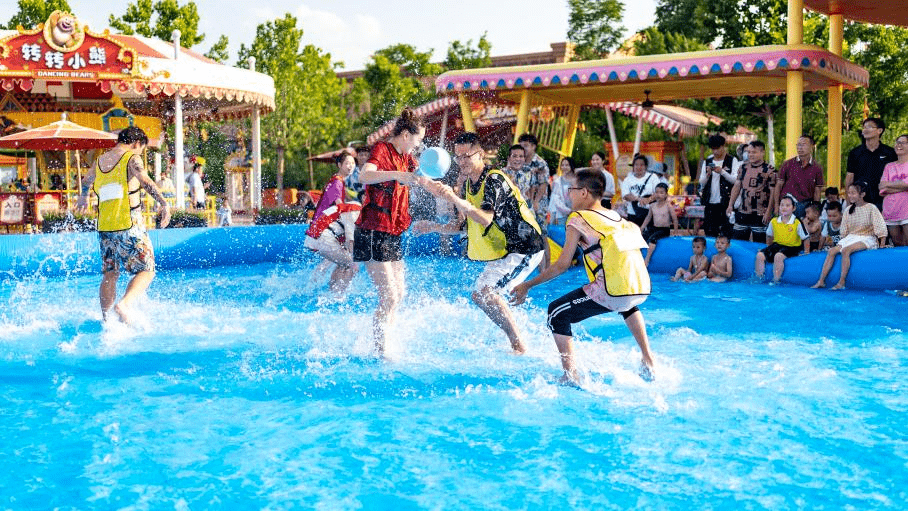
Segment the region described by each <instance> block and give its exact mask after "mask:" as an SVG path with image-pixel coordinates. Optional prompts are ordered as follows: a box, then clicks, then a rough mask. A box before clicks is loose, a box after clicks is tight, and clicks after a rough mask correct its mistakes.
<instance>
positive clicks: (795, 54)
mask: <svg viewBox="0 0 908 511" xmlns="http://www.w3.org/2000/svg"><path fill="white" fill-rule="evenodd" d="M805 7H807V8H810V9H813V10H816V11H818V12H821V13H824V14H828V15H829V17H830V27H831V31H830V38H829V47H828V48H820V47H818V46H813V45H805V44H803V32H804V20H803V12H804V8H805ZM901 7H902V2H901V1H898V0H789V2H788V14H789V24H788V34H787V44H786V45H775V46H757V47H749V48H733V49H726V50H716V51H701V52H690V53H675V54H669V55H651V56H645V57H631V58H614V59H605V60H592V61H581V62H565V63H559V64H547V65H537V66H514V67H506V68H486V69H466V70H458V71H449V72H446V73H444V74H442V75H440V76H439V77H438V78H437V79H436V82H435V85H436V90H437V92H438V93H439V94H444V95H456V96H457V97H458V98H459V101H460V106H461V113H462V116H463V124H464V127H465V129H467V130H471V129H473V124H472V119H471V118H470V102H471V101H475V100H481V101H487V102H503V103H508V104H513V105H517V112H518V113H517V130H516V133H515V140H516V137H517V136H519V135H520V134H521V133H524V132H526V131H528V129H532V131H533V132H534V133H543V135H544V136H543V137H539V138H540V142H541V143H542V144H543V145H545V146H546V147H548V148H549V149H552V150H554V151H556V152H558V153H560V154H562V155H570V153H571V150H572V148H573V145H574V138H575V135H576V130H577V120H578V117H579V113H580V109H581V107H583V106H587V105H602V104H607V103H613V102H626V101H631V102H637V103H642V102H644V101H646V100H650V101H652V102H654V103H656V104H658V103H659V102H665V101H672V100H680V99H692V98H711V97H724V96H743V95H754V96H758V95H767V94H786V96H787V108H786V137H785V138H786V143H785V148H786V157H793V156H794V155H795V154H796V150H795V146H796V143H797V139H798V137H799V136H800V134H801V130H802V127H803V126H802V121H801V117H802V101H803V93H804V92H805V91H820V90H827V91H829V112H830V114H829V119H828V123H829V147H828V150H829V153H828V154H829V157H828V164H827V166H828V168H827V182H828V183H829V184H830V185H833V186H835V185H838V184H839V181H840V175H841V154H842V147H841V139H842V91H843V90H844V89H846V88H847V89H853V88H857V87H867V86H868V85H869V74H868V72H867V70H865V69H863V68H861V67H860V66H857V65H856V64H854V63H851V62H849V61H847V60H845V59H844V58H843V57H842V49H843V46H842V34H843V27H844V19H845V18H848V19H852V20H855V21H863V22H871V23H885V24H899V25H908V12H906V11H904V10H903V9H901ZM538 107H543V108H544V109H546V112H547V114H546V115H545V117H544V118H539V116H536V118H533V116H531V114H530V112H531V111H533V109H535V108H538ZM606 113H607V114H609V115H608V117H607V118H608V120H609V121H611V116H610V111H609V110H608V109H607V110H606ZM534 123H535V124H534ZM610 124H611V122H610ZM537 136H538V135H537Z"/></svg>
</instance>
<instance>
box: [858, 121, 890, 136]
mask: <svg viewBox="0 0 908 511" xmlns="http://www.w3.org/2000/svg"><path fill="white" fill-rule="evenodd" d="M868 122H872V123H873V124H875V125H876V127H877V128H879V129H881V130H883V133H886V123H885V122H883V119H880V118H879V117H868V118H866V119H864V122H862V123H861V126H864V125H865V124H867V123H868ZM883 133H880V135H882V134H883Z"/></svg>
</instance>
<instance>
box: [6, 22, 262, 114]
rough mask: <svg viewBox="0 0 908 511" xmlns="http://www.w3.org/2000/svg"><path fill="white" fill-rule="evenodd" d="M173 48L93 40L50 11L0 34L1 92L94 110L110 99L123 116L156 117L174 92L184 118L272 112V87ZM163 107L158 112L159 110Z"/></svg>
mask: <svg viewBox="0 0 908 511" xmlns="http://www.w3.org/2000/svg"><path fill="white" fill-rule="evenodd" d="M174 54H175V52H174V47H173V44H172V43H169V42H166V41H161V40H157V39H151V38H146V37H141V36H125V35H112V34H110V33H109V32H108V31H106V30H105V31H104V32H103V33H95V32H92V31H91V30H89V29H88V28H87V27H85V26H82V25H81V24H80V23H79V22H78V20H76V19H75V17H74V16H72V15H70V14H67V13H61V12H60V11H55V12H54V13H53V14H52V15H51V16H50V18H49V19H48V21H47V22H46V23H42V24H39V25H38V27H36V28H34V29H28V30H27V29H22V30H21V31H20V30H15V31H9V30H3V31H0V88H2V90H4V91H7V92H17V93H18V92H26V93H32V94H39V95H40V94H47V95H50V96H52V97H54V98H55V99H56V100H57V101H64V102H68V103H70V104H72V103H73V101H69V100H79V101H76V103H80V104H82V103H90V102H92V101H94V102H97V103H99V108H100V111H104V110H106V109H107V108H109V102H107V103H105V100H109V99H111V97H112V96H113V95H116V96H118V97H120V98H121V99H122V101H123V104H124V105H125V106H126V108H128V109H129V110H130V111H133V112H135V113H140V114H145V113H147V114H153V115H162V114H163V112H166V111H168V110H171V109H170V108H167V106H166V104H167V103H170V101H171V100H170V98H171V97H173V96H174V95H175V94H177V93H179V94H180V95H181V96H182V97H184V107H183V111H184V117H186V118H187V119H222V118H236V117H244V116H246V115H248V114H249V113H250V112H251V111H252V108H253V107H257V108H259V109H261V110H264V111H269V110H273V109H274V81H273V80H272V78H271V77H270V76H268V75H265V74H262V73H257V72H255V71H251V70H248V69H240V68H234V67H231V66H226V65H223V64H220V63H218V62H215V61H213V60H211V59H208V58H206V57H203V56H201V55H199V54H197V53H195V52H192V51H190V50H186V49H183V48H181V49H180V52H179V58H174ZM162 104H163V105H162Z"/></svg>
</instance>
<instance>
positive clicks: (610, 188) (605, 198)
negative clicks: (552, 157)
mask: <svg viewBox="0 0 908 511" xmlns="http://www.w3.org/2000/svg"><path fill="white" fill-rule="evenodd" d="M604 165H605V153H604V152H602V151H596V152H595V153H593V156H591V157H590V166H589V168H591V169H593V170H598V171H599V172H602V175H604V176H605V193H603V194H602V205H603V206H604V207H606V208H611V207H612V197H614V196H615V176H613V175H612V173H611V172H609V171H608V169H606V168H605V167H604ZM577 170H581V169H577Z"/></svg>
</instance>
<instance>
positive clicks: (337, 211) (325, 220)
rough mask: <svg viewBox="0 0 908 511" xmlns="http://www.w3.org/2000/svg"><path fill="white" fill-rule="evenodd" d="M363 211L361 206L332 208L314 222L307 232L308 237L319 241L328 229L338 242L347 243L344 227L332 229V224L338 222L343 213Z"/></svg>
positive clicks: (351, 205) (350, 205)
mask: <svg viewBox="0 0 908 511" xmlns="http://www.w3.org/2000/svg"><path fill="white" fill-rule="evenodd" d="M361 209H362V206H360V205H359V204H341V205H339V206H337V205H336V206H331V207H330V208H328V209H326V210H325V211H324V212H323V214H322V216H320V217H318V220H315V221H314V222H312V224H310V225H309V229H308V230H306V236H309V237H310V238H314V239H318V238H319V236H321V235H322V233H323V232H325V229H328V230H329V231H331V232H332V233H333V234H334V237H335V238H337V241H339V242H340V243H343V242H344V241H346V239H345V238H346V237H345V236H344V228H343V226H339V228H337V227H331V224H333V223H335V222H337V220H338V219H340V216H341V214H342V213H346V212H348V211H360V210H361ZM335 229H336V230H335Z"/></svg>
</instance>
